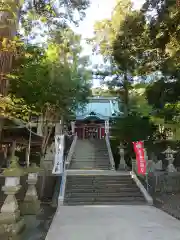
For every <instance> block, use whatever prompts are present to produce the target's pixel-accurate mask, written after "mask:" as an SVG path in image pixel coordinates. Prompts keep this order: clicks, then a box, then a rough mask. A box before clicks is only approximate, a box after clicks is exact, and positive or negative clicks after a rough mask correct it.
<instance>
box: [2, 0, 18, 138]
mask: <svg viewBox="0 0 180 240" xmlns="http://www.w3.org/2000/svg"><path fill="white" fill-rule="evenodd" d="M19 2H20V1H19V0H7V1H3V2H1V4H0V97H3V96H6V95H7V94H8V85H9V82H8V77H7V74H9V73H10V72H11V69H12V62H13V57H14V56H15V54H16V51H15V49H14V48H13V47H12V40H13V38H14V36H15V35H16V31H17V26H18V12H19V9H20V4H19ZM2 129H3V120H2V119H1V120H0V137H1V133H2Z"/></svg>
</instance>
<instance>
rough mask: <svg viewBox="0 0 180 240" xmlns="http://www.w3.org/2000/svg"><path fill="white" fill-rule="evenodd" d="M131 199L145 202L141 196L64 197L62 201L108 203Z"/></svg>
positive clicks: (130, 200) (131, 200)
mask: <svg viewBox="0 0 180 240" xmlns="http://www.w3.org/2000/svg"><path fill="white" fill-rule="evenodd" d="M133 201H141V202H145V200H144V198H143V197H120V198H119V197H112V198H111V197H95V198H93V197H83V198H81V197H73V198H72V197H70V198H68V197H67V198H66V197H65V199H64V202H66V203H68V202H73V203H75V202H76V203H78V202H101V203H103V202H106V203H110V202H119V203H120V202H133Z"/></svg>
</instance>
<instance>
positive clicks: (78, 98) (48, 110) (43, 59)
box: [10, 29, 90, 154]
mask: <svg viewBox="0 0 180 240" xmlns="http://www.w3.org/2000/svg"><path fill="white" fill-rule="evenodd" d="M68 31H70V33H71V37H70V38H62V39H61V41H60V43H55V42H51V43H49V45H48V48H47V49H46V50H45V49H43V48H40V47H37V46H32V45H28V46H26V48H25V49H24V56H23V55H22V59H21V65H20V67H19V68H15V69H14V74H13V75H12V76H11V79H12V81H10V83H11V93H12V94H15V95H16V97H18V98H23V99H24V101H25V103H26V104H27V105H29V106H34V107H35V110H36V111H37V112H39V113H40V114H42V116H43V133H44V134H43V136H44V138H43V139H44V141H43V145H42V154H44V153H45V150H46V147H47V143H48V140H49V137H50V134H51V133H52V129H53V124H52V123H54V122H57V121H59V119H60V118H61V116H66V115H69V114H72V113H73V112H74V111H75V110H76V109H77V107H79V105H81V104H82V105H83V104H84V103H85V102H86V100H87V97H88V96H89V94H90V85H89V78H88V74H85V73H86V72H88V71H86V69H85V65H84V67H83V65H81V67H79V65H78V62H79V61H80V60H81V59H80V57H79V51H80V38H79V37H77V36H76V35H75V34H74V33H73V32H72V31H71V30H68ZM64 34H67V29H66V30H65V33H64ZM72 39H73V40H72ZM59 40H60V39H59ZM68 41H69V42H68ZM85 75H86V76H85ZM47 123H51V125H48V124H47Z"/></svg>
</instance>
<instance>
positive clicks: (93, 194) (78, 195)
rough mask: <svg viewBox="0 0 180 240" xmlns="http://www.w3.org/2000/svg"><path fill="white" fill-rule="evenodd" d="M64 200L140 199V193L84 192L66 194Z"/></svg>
mask: <svg viewBox="0 0 180 240" xmlns="http://www.w3.org/2000/svg"><path fill="white" fill-rule="evenodd" d="M65 197H66V198H86V197H90V198H101V199H103V198H108V199H112V198H116V197H117V198H121V197H142V193H141V192H118V193H117V192H114V193H110V194H109V193H108V192H89V193H84V192H79V193H74V192H72V193H66V195H65Z"/></svg>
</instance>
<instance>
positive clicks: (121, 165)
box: [118, 143, 127, 171]
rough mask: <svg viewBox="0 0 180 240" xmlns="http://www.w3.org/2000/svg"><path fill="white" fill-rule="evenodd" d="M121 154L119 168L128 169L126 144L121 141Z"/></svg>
mask: <svg viewBox="0 0 180 240" xmlns="http://www.w3.org/2000/svg"><path fill="white" fill-rule="evenodd" d="M119 155H120V163H119V168H118V170H122V171H123V170H126V169H127V166H126V162H125V159H124V146H123V144H122V143H120V145H119Z"/></svg>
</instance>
